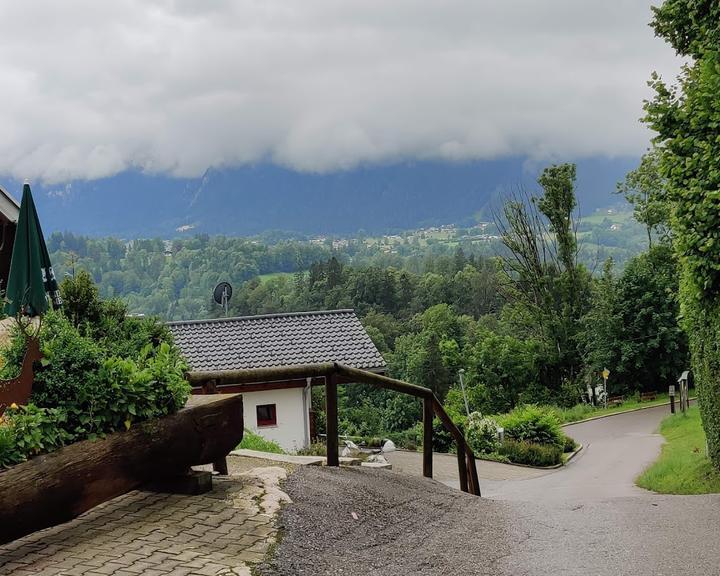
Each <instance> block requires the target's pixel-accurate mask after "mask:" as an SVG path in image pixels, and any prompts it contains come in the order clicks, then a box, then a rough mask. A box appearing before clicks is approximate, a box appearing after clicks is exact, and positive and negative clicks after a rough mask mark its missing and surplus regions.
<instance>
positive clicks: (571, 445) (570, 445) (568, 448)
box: [563, 434, 578, 452]
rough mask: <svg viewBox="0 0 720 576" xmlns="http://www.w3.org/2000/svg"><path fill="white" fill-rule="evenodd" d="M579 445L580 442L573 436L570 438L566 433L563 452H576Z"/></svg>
mask: <svg viewBox="0 0 720 576" xmlns="http://www.w3.org/2000/svg"><path fill="white" fill-rule="evenodd" d="M577 447H578V443H577V442H575V440H574V439H573V438H570V436H568V435H567V434H566V435H565V445H564V446H563V452H575V450H576V449H577Z"/></svg>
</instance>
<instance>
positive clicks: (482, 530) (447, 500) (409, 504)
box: [256, 467, 513, 576]
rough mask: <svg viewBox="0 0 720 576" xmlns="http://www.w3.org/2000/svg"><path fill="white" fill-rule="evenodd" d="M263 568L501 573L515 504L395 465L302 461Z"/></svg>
mask: <svg viewBox="0 0 720 576" xmlns="http://www.w3.org/2000/svg"><path fill="white" fill-rule="evenodd" d="M283 490H284V491H285V492H286V493H287V494H288V495H289V496H290V498H291V499H292V501H293V502H292V503H291V504H288V505H286V506H285V507H284V508H283V510H282V512H281V514H280V517H279V520H278V527H279V528H280V542H279V544H278V546H277V547H276V549H275V553H274V554H273V555H272V557H271V558H270V559H269V560H266V562H265V563H264V564H262V565H261V566H259V567H257V568H256V573H257V574H260V575H266V576H267V575H291V574H292V575H297V574H313V575H324V574H332V575H337V574H349V575H350V574H352V575H354V576H362V575H364V574H368V575H369V574H372V575H376V576H381V575H384V574H388V575H390V574H392V575H393V576H397V575H398V574H423V575H430V574H437V575H443V576H451V575H455V574H457V575H460V574H462V575H464V576H465V575H467V574H497V573H498V566H497V565H496V562H498V561H501V560H502V559H503V558H505V557H506V556H507V554H508V550H509V546H510V544H511V542H510V538H511V535H512V534H513V531H511V530H510V527H509V524H508V510H509V506H508V505H507V504H505V503H502V502H493V501H490V500H485V499H482V498H477V497H475V496H469V495H467V494H464V493H462V492H459V491H457V490H453V489H452V488H448V487H447V486H444V485H442V484H440V483H438V482H434V481H431V480H426V479H423V478H415V477H411V476H406V475H401V474H396V473H393V472H388V471H376V470H367V469H363V470H358V469H353V468H340V469H332V468H318V467H302V468H299V469H298V470H297V471H296V472H295V473H294V474H292V475H291V476H290V477H289V478H288V480H287V482H286V483H285V485H284V487H283Z"/></svg>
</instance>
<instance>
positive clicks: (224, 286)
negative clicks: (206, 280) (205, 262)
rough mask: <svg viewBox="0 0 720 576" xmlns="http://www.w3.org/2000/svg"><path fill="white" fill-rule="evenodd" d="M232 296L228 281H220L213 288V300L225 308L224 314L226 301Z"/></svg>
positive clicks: (226, 309) (226, 306) (226, 307)
mask: <svg viewBox="0 0 720 576" xmlns="http://www.w3.org/2000/svg"><path fill="white" fill-rule="evenodd" d="M231 297H232V286H230V284H229V283H228V282H220V284H218V285H217V286H215V290H213V300H215V302H216V303H218V304H219V305H220V306H222V307H223V308H224V309H225V316H227V312H228V302H229V301H230V298H231Z"/></svg>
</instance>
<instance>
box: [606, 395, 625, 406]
mask: <svg viewBox="0 0 720 576" xmlns="http://www.w3.org/2000/svg"><path fill="white" fill-rule="evenodd" d="M623 402H625V396H610V398H608V401H607V403H608V406H620V405H621V404H622V403H623Z"/></svg>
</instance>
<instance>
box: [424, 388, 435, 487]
mask: <svg viewBox="0 0 720 576" xmlns="http://www.w3.org/2000/svg"><path fill="white" fill-rule="evenodd" d="M433 417H434V414H433V406H432V399H431V398H423V476H425V478H432V476H433Z"/></svg>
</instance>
